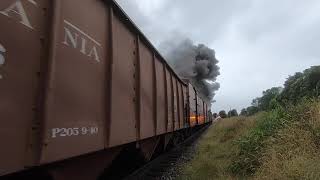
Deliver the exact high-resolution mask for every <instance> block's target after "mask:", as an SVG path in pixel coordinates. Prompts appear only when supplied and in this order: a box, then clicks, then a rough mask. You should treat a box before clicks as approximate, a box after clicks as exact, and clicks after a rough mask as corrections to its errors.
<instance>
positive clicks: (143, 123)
mask: <svg viewBox="0 0 320 180" xmlns="http://www.w3.org/2000/svg"><path fill="white" fill-rule="evenodd" d="M139 43H140V45H139V54H140V56H139V57H140V61H139V62H140V67H141V68H140V83H141V87H140V138H141V139H144V138H148V137H152V136H154V135H155V131H154V129H155V128H154V127H155V121H154V112H153V110H154V108H153V107H154V97H153V95H154V94H153V88H154V87H153V81H154V78H153V75H154V73H153V54H152V52H151V51H150V50H149V48H147V47H146V45H144V44H143V43H142V42H141V41H139Z"/></svg>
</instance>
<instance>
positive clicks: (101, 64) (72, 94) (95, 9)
mask: <svg viewBox="0 0 320 180" xmlns="http://www.w3.org/2000/svg"><path fill="white" fill-rule="evenodd" d="M55 4H56V7H54V8H55V9H54V22H55V23H54V25H53V28H54V32H53V33H54V37H55V38H54V39H53V40H52V42H51V43H52V44H53V45H52V47H51V48H52V49H51V50H50V52H51V53H50V56H51V57H50V63H49V78H48V80H47V81H48V87H47V97H46V98H47V101H46V102H47V103H46V111H45V113H46V114H45V118H44V122H43V123H44V134H43V136H44V138H43V139H42V140H43V141H42V144H44V145H45V146H43V149H42V155H41V159H40V163H48V162H52V161H57V160H62V159H66V158H69V157H73V156H77V155H81V154H85V153H89V152H93V151H97V150H101V149H103V148H104V146H105V132H104V129H105V128H104V127H105V118H106V117H105V109H106V102H105V94H106V93H105V88H106V87H105V86H104V84H105V83H106V75H105V71H106V64H108V63H109V62H108V61H109V59H107V58H106V49H107V48H108V45H107V42H108V37H107V35H108V28H107V27H108V23H107V21H106V19H108V18H107V16H108V14H107V10H106V8H105V6H103V3H102V2H100V1H95V0H87V1H78V0H68V1H63V0H56V1H55ZM74 4H77V8H74ZM83 12H90V13H86V16H83ZM92 19H95V21H92Z"/></svg>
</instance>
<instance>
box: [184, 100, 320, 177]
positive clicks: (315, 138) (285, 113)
mask: <svg viewBox="0 0 320 180" xmlns="http://www.w3.org/2000/svg"><path fill="white" fill-rule="evenodd" d="M178 179H320V103H319V101H305V102H303V103H301V104H300V105H297V106H290V107H287V108H286V109H283V108H281V107H279V108H276V109H274V110H272V111H270V112H262V113H258V114H256V115H254V116H251V117H236V118H229V119H223V120H220V121H219V122H217V123H216V124H214V125H213V126H212V127H211V128H210V129H209V131H208V132H207V134H206V135H205V136H204V137H203V138H202V139H201V142H200V144H199V148H198V150H197V152H196V154H195V156H194V158H193V160H192V161H191V162H190V163H188V164H186V165H185V167H183V172H182V175H181V176H180V177H179V178H178Z"/></svg>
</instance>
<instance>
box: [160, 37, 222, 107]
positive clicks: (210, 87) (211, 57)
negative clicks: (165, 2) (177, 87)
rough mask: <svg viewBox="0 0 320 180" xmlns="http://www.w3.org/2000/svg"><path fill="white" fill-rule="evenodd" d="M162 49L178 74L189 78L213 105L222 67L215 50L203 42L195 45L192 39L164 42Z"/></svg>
mask: <svg viewBox="0 0 320 180" xmlns="http://www.w3.org/2000/svg"><path fill="white" fill-rule="evenodd" d="M160 50H161V51H162V53H163V54H164V56H165V57H166V59H167V60H168V63H169V64H170V66H171V67H172V68H173V69H174V70H175V71H176V72H177V74H178V75H179V76H180V77H181V78H183V79H188V80H189V81H190V82H191V84H192V85H193V86H194V87H195V88H196V90H197V91H198V92H199V96H200V97H201V98H202V99H203V100H204V101H206V102H207V104H209V105H211V103H213V98H214V96H215V92H216V91H217V90H218V89H219V88H220V84H219V83H217V82H216V80H217V77H218V76H219V75H220V72H219V69H220V68H219V66H218V65H217V64H218V62H219V61H218V60H217V59H216V57H215V51H214V50H213V49H210V48H209V47H207V46H205V45H203V44H199V45H195V44H194V43H193V42H192V41H191V40H190V39H184V40H173V41H166V42H163V43H161V44H160Z"/></svg>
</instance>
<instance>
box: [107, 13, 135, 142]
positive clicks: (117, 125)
mask: <svg viewBox="0 0 320 180" xmlns="http://www.w3.org/2000/svg"><path fill="white" fill-rule="evenodd" d="M112 22H113V23H112V38H113V40H112V42H113V44H112V46H113V48H112V49H113V53H112V54H113V57H112V58H113V60H112V61H113V64H112V87H111V88H112V91H111V92H112V93H111V119H110V121H111V122H110V128H109V129H110V132H109V146H117V145H121V144H125V143H129V142H132V141H135V140H137V129H136V127H137V126H138V122H137V114H136V111H137V109H136V106H137V101H138V98H137V90H138V88H139V87H137V86H136V81H135V78H136V77H137V76H138V74H139V73H138V72H137V67H136V66H137V65H138V47H137V44H138V39H137V36H136V35H135V34H134V33H133V32H132V31H130V30H129V29H128V28H127V27H126V26H125V24H124V23H123V22H122V21H121V19H120V18H119V17H118V16H116V15H114V16H113V19H112Z"/></svg>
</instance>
